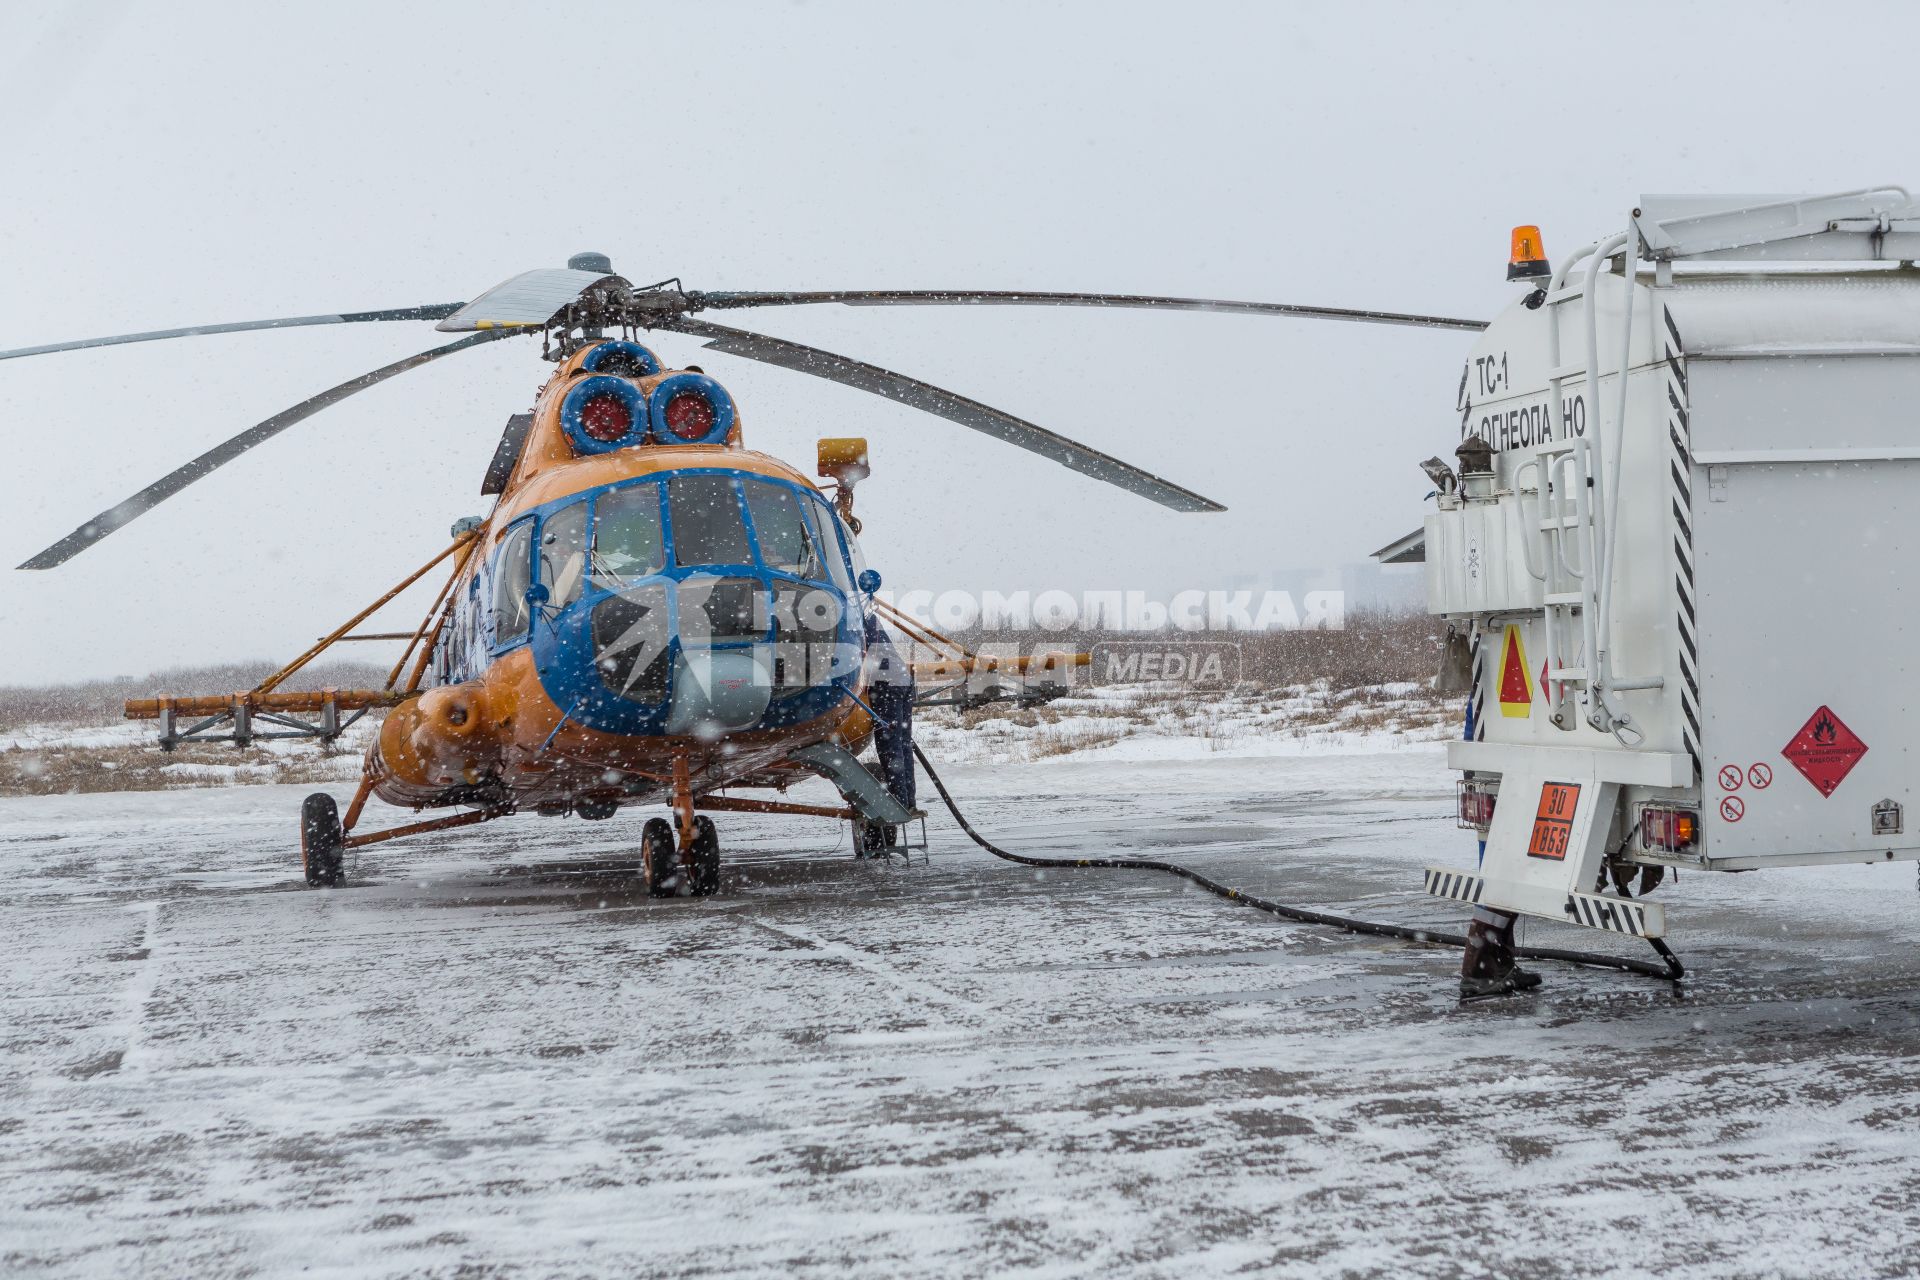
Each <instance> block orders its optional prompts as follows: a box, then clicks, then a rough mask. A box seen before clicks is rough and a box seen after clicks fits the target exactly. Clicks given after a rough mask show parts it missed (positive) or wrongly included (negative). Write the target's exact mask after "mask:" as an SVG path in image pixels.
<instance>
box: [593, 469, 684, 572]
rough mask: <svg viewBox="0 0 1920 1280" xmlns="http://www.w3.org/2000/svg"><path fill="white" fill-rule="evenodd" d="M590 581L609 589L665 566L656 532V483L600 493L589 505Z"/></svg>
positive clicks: (663, 543)
mask: <svg viewBox="0 0 1920 1280" xmlns="http://www.w3.org/2000/svg"><path fill="white" fill-rule="evenodd" d="M593 512H594V514H593V585H594V588H595V589H596V590H613V589H615V588H618V587H621V586H624V585H625V584H627V583H629V582H632V581H633V580H634V579H636V578H645V577H647V576H649V575H651V574H656V573H658V572H660V570H662V569H664V568H666V565H667V557H666V540H665V539H664V538H663V537H661V534H660V486H659V485H657V484H641V485H635V486H633V487H632V488H630V489H616V490H614V491H613V492H611V493H603V494H601V495H600V497H599V499H598V500H597V501H596V502H595V503H594V508H593Z"/></svg>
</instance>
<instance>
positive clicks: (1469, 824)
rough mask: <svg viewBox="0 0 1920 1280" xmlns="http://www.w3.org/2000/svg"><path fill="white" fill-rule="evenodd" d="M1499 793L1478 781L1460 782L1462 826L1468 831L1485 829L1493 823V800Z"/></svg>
mask: <svg viewBox="0 0 1920 1280" xmlns="http://www.w3.org/2000/svg"><path fill="white" fill-rule="evenodd" d="M1496 797H1497V793H1496V792H1494V791H1490V790H1488V789H1487V788H1485V787H1482V786H1480V785H1479V784H1477V783H1472V782H1467V781H1465V780H1462V781H1461V783H1460V826H1461V828H1462V829H1463V830H1468V831H1485V830H1486V829H1487V828H1488V827H1490V826H1492V825H1493V802H1494V800H1495V799H1496Z"/></svg>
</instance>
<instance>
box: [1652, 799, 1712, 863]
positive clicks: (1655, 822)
mask: <svg viewBox="0 0 1920 1280" xmlns="http://www.w3.org/2000/svg"><path fill="white" fill-rule="evenodd" d="M1699 839H1700V815H1699V814H1697V813H1695V812H1693V810H1691V809H1656V808H1653V807H1651V806H1649V807H1647V808H1645V809H1642V810H1641V811H1640V843H1641V844H1643V845H1645V846H1646V847H1647V848H1649V849H1662V850H1665V851H1666V852H1668V853H1678V852H1679V851H1680V850H1682V849H1691V848H1692V847H1693V846H1694V844H1695V842H1697V841H1698V840H1699Z"/></svg>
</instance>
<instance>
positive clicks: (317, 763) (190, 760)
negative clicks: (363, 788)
mask: <svg viewBox="0 0 1920 1280" xmlns="http://www.w3.org/2000/svg"><path fill="white" fill-rule="evenodd" d="M359 769H360V755H359V752H358V751H352V750H346V751H342V750H328V749H326V748H323V747H320V746H318V745H314V746H308V747H304V748H302V749H301V750H300V751H299V752H298V753H297V754H295V753H287V752H277V751H269V750H267V749H265V748H263V747H250V748H248V749H246V750H244V751H241V750H237V749H235V748H233V747H231V746H183V747H179V748H177V749H176V750H174V751H173V752H171V753H168V752H163V751H161V750H160V749H159V748H158V747H156V746H153V745H151V744H149V745H144V746H124V747H63V746H54V747H9V748H6V749H4V750H0V795H10V796H46V795H72V794H77V793H84V792H92V791H178V790H184V789H186V788H189V787H213V786H233V785H237V784H247V783H264V782H288V783H314V784H324V783H333V782H343V781H351V780H352V779H353V778H355V777H357V776H358V774H359Z"/></svg>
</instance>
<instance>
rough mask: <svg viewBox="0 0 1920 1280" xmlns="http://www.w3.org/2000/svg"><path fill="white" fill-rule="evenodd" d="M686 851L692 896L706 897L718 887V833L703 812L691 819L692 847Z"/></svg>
mask: <svg viewBox="0 0 1920 1280" xmlns="http://www.w3.org/2000/svg"><path fill="white" fill-rule="evenodd" d="M687 853H688V857H689V861H691V862H692V864H693V865H692V868H691V870H692V873H693V896H694V897H696V898H705V897H708V896H709V895H711V894H712V893H713V892H714V891H715V890H717V889H719V887H720V833H719V832H718V831H716V830H715V829H714V826H713V819H712V818H709V817H708V816H707V815H706V814H704V813H703V814H701V815H700V816H699V817H697V818H695V819H694V820H693V847H692V848H690V849H689V850H687Z"/></svg>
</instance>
